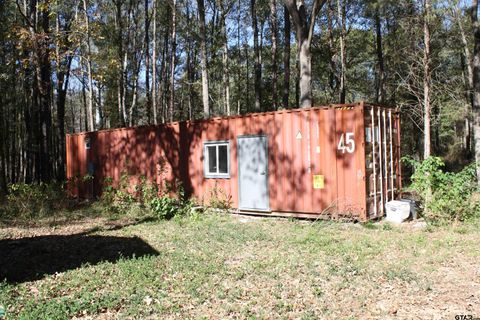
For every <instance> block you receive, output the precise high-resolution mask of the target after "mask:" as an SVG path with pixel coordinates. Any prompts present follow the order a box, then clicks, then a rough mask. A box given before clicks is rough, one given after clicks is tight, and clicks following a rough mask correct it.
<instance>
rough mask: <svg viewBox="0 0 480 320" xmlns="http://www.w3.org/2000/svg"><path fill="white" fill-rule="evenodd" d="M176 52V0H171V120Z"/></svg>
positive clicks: (173, 108) (173, 106)
mask: <svg viewBox="0 0 480 320" xmlns="http://www.w3.org/2000/svg"><path fill="white" fill-rule="evenodd" d="M176 54H177V0H173V1H172V55H171V57H170V101H169V108H168V109H169V110H168V112H169V116H170V122H173V118H174V113H175V63H176V62H175V58H176Z"/></svg>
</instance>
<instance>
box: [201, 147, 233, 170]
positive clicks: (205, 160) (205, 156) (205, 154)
mask: <svg viewBox="0 0 480 320" xmlns="http://www.w3.org/2000/svg"><path fill="white" fill-rule="evenodd" d="M212 146H213V147H215V148H216V157H217V158H216V161H217V172H210V171H209V168H208V163H209V158H208V157H209V154H208V150H207V148H208V147H212ZM219 146H227V172H226V173H220V172H218V170H219V168H220V165H219V162H218V157H219V153H218V147H219ZM203 175H204V177H205V178H207V179H230V141H228V140H224V141H205V142H204V143H203Z"/></svg>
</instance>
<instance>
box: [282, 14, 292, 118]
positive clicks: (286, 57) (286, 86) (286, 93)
mask: <svg viewBox="0 0 480 320" xmlns="http://www.w3.org/2000/svg"><path fill="white" fill-rule="evenodd" d="M283 18H284V21H285V29H284V38H285V47H284V51H283V69H284V70H283V72H284V77H283V107H284V108H285V109H288V107H289V105H288V101H289V100H290V42H291V32H292V31H291V25H290V16H289V14H288V9H287V7H286V6H283Z"/></svg>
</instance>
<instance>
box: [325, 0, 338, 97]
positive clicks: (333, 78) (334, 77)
mask: <svg viewBox="0 0 480 320" xmlns="http://www.w3.org/2000/svg"><path fill="white" fill-rule="evenodd" d="M333 1H334V0H329V1H328V11H327V30H328V53H329V56H330V64H329V67H330V70H329V75H328V83H329V86H330V90H331V95H332V97H333V96H335V95H336V94H337V90H338V85H339V83H340V79H339V78H338V74H337V63H336V61H335V59H336V53H335V51H336V50H335V40H334V35H333V19H334V17H335V9H334V7H335V5H334V3H333Z"/></svg>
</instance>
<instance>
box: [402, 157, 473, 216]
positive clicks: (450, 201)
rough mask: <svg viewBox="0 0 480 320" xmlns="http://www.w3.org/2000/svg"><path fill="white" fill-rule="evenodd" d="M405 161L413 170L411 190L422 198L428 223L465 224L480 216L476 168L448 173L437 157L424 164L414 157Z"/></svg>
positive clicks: (470, 166) (468, 167)
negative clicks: (450, 222)
mask: <svg viewBox="0 0 480 320" xmlns="http://www.w3.org/2000/svg"><path fill="white" fill-rule="evenodd" d="M404 161H405V162H407V163H408V164H410V165H412V166H413V168H414V173H413V175H412V177H411V180H412V184H411V186H410V188H411V189H412V190H413V191H415V192H417V193H418V195H419V196H420V198H421V201H422V204H421V209H422V211H423V216H424V217H425V218H426V219H427V220H429V221H431V222H442V221H463V220H467V219H469V218H472V217H474V216H478V215H480V206H479V204H480V201H479V200H478V196H476V193H477V192H478V186H477V183H476V176H475V166H474V165H469V166H466V167H465V168H464V169H463V170H462V171H460V172H458V173H454V172H445V171H444V170H443V169H444V166H445V164H444V162H443V161H442V160H441V159H440V158H438V157H429V158H428V159H426V160H424V161H422V162H419V161H415V160H413V159H411V158H406V159H404Z"/></svg>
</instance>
